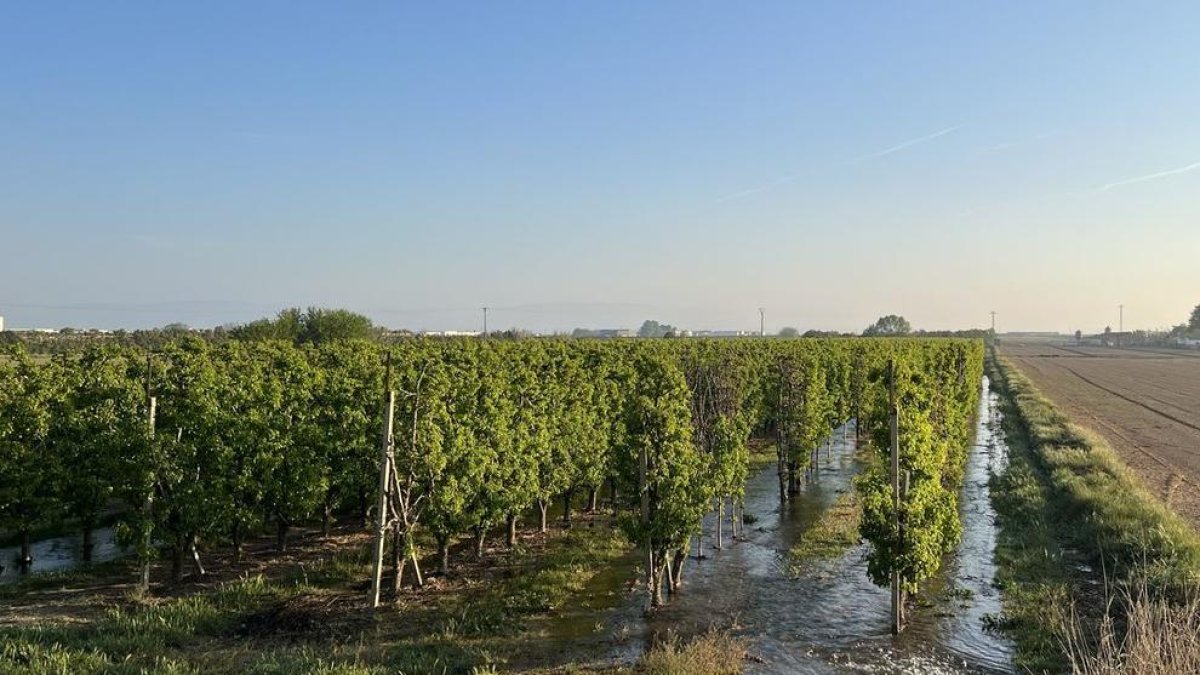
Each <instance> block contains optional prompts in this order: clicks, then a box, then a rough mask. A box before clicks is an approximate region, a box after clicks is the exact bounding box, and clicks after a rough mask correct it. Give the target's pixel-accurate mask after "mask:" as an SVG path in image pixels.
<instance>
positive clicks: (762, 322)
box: [758, 307, 767, 337]
mask: <svg viewBox="0 0 1200 675" xmlns="http://www.w3.org/2000/svg"><path fill="white" fill-rule="evenodd" d="M766 311H767V310H765V309H763V308H762V307H759V308H758V337H766V336H767V315H766Z"/></svg>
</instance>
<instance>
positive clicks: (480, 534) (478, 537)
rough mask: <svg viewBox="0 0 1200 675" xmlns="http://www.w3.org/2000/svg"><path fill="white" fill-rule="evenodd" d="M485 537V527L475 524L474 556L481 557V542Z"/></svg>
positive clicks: (482, 542)
mask: <svg viewBox="0 0 1200 675" xmlns="http://www.w3.org/2000/svg"><path fill="white" fill-rule="evenodd" d="M486 538H487V528H486V527H484V526H483V525H476V526H475V557H476V558H482V557H483V544H484V540H485V539H486Z"/></svg>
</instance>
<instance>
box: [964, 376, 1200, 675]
mask: <svg viewBox="0 0 1200 675" xmlns="http://www.w3.org/2000/svg"><path fill="white" fill-rule="evenodd" d="M988 369H989V374H990V376H991V378H992V382H993V386H994V387H996V388H997V389H998V390H999V391H1000V392H1001V394H1002V396H1001V398H1002V405H1003V412H1004V414H1005V432H1006V434H1007V437H1008V442H1009V449H1010V454H1009V464H1008V468H1007V469H1006V470H1005V472H1004V473H1003V474H1001V475H998V476H996V477H995V478H994V479H993V485H992V499H993V503H994V506H995V507H996V512H997V515H998V519H999V524H1000V529H999V534H998V543H997V550H996V558H997V563H998V567H999V572H998V575H997V582H998V584H999V585H1000V586H1001V587H1002V589H1003V591H1004V616H1002V617H995V618H994V620H993V623H994V625H995V626H996V627H1000V628H1003V629H1005V630H1007V631H1008V632H1009V633H1010V634H1011V635H1012V636H1013V637H1014V639H1015V641H1016V644H1017V665H1018V667H1019V668H1021V669H1023V670H1028V671H1031V672H1056V671H1060V670H1064V669H1067V668H1068V665H1069V664H1068V653H1067V652H1068V650H1067V649H1066V646H1067V643H1068V638H1069V636H1068V635H1066V634H1064V633H1063V630H1062V628H1063V625H1064V624H1063V622H1062V620H1061V617H1062V616H1063V615H1064V614H1072V615H1073V616H1075V617H1076V619H1077V620H1078V621H1079V622H1080V625H1083V626H1086V625H1095V624H1097V623H1098V622H1102V621H1103V616H1104V614H1105V612H1106V610H1107V609H1109V608H1110V607H1111V605H1109V604H1108V603H1106V600H1105V598H1104V591H1103V588H1102V587H1101V586H1100V585H1099V584H1100V583H1101V582H1103V581H1104V575H1105V574H1107V575H1108V578H1109V579H1110V580H1111V581H1113V582H1114V583H1116V584H1123V583H1125V582H1127V581H1128V580H1131V579H1134V578H1137V579H1141V580H1142V581H1143V583H1145V587H1146V589H1147V590H1148V593H1149V594H1150V595H1151V596H1152V597H1154V598H1162V599H1163V600H1164V601H1165V602H1178V601H1179V600H1180V599H1182V598H1186V597H1188V596H1189V594H1190V593H1191V591H1190V589H1193V588H1194V587H1195V584H1196V583H1197V579H1198V578H1200V539H1198V538H1197V536H1196V534H1195V533H1194V532H1193V531H1192V530H1191V529H1190V528H1189V527H1188V526H1187V524H1186V523H1185V522H1184V521H1183V520H1182V519H1181V518H1180V517H1179V516H1178V515H1176V514H1174V513H1172V512H1171V511H1170V510H1169V509H1167V508H1166V507H1165V506H1164V505H1163V504H1162V503H1161V502H1159V501H1158V500H1157V499H1155V498H1154V496H1153V495H1152V494H1151V493H1150V492H1149V491H1148V490H1146V488H1145V487H1144V486H1143V485H1142V484H1141V482H1140V480H1139V479H1138V478H1137V477H1136V476H1135V475H1134V474H1133V473H1132V472H1131V471H1130V470H1129V469H1128V468H1127V467H1125V466H1124V465H1123V464H1122V463H1121V461H1120V460H1119V458H1118V457H1117V456H1116V454H1115V453H1114V452H1113V451H1112V449H1111V448H1110V447H1109V446H1108V444H1107V443H1106V442H1105V441H1104V440H1103V439H1101V438H1100V437H1098V436H1096V435H1095V434H1093V433H1091V432H1090V431H1087V430H1085V429H1083V428H1081V427H1079V426H1076V425H1074V424H1072V423H1071V422H1070V421H1069V420H1068V419H1067V418H1066V417H1065V416H1064V415H1063V414H1062V413H1061V412H1059V411H1058V410H1057V409H1056V408H1055V407H1054V406H1053V404H1051V403H1050V401H1048V400H1047V399H1046V398H1045V397H1044V396H1042V395H1041V393H1040V392H1038V391H1037V389H1036V388H1035V387H1034V386H1033V385H1032V383H1030V381H1029V380H1028V379H1026V378H1025V377H1024V376H1023V375H1022V374H1021V373H1020V372H1019V371H1017V370H1016V368H1015V367H1013V366H1012V365H1011V364H1010V363H1008V362H1007V361H1005V360H1003V359H1000V358H997V357H995V356H994V355H993V356H992V357H990V358H989V361H988ZM1118 624H1119V622H1118ZM1114 625H1116V624H1114ZM1087 632H1088V631H1084V633H1087Z"/></svg>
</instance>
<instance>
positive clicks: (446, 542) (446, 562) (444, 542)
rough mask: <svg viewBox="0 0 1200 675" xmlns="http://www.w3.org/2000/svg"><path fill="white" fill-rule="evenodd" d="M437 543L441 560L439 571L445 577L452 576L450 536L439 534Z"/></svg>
mask: <svg viewBox="0 0 1200 675" xmlns="http://www.w3.org/2000/svg"><path fill="white" fill-rule="evenodd" d="M437 544H438V560H439V561H440V566H439V568H438V572H440V573H441V575H442V576H443V577H448V576H450V536H449V535H444V534H440V535H438V538H437Z"/></svg>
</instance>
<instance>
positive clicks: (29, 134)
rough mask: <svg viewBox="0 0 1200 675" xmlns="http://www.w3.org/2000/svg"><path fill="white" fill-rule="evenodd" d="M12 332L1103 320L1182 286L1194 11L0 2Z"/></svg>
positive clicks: (1133, 321) (1143, 307)
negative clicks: (297, 324) (483, 313)
mask: <svg viewBox="0 0 1200 675" xmlns="http://www.w3.org/2000/svg"><path fill="white" fill-rule="evenodd" d="M0 235H2V236H0V314H2V315H5V316H6V317H7V322H8V324H9V326H10V327H12V326H21V327H35V326H46V327H60V326H65V325H71V326H95V327H117V326H126V327H137V326H155V325H162V324H165V323H168V322H171V321H177V320H178V321H183V322H186V323H189V324H191V325H194V326H211V325H215V324H220V323H225V322H229V321H245V320H249V319H252V318H255V317H257V316H260V315H263V314H267V313H273V312H274V311H275V310H277V309H279V308H281V307H283V306H290V305H301V306H305V305H310V304H315V305H323V306H341V307H347V308H350V309H354V310H357V311H362V312H364V313H367V314H369V315H370V316H372V317H373V318H375V319H376V320H377V321H379V322H381V323H383V324H385V325H388V326H393V327H409V328H417V329H431V328H459V329H467V328H476V327H477V326H478V323H479V314H480V312H479V309H478V308H479V307H480V306H481V305H490V306H492V307H495V308H496V309H494V310H493V311H492V313H491V315H490V317H491V319H490V324H491V327H495V328H504V327H509V326H513V325H517V326H523V327H528V328H533V329H537V330H551V329H568V330H569V329H570V328H572V327H575V326H591V327H609V326H630V327H636V325H638V324H639V323H640V322H641V320H642V319H645V318H655V319H658V320H661V321H664V322H670V323H675V324H678V325H682V326H684V327H689V328H697V329H699V328H716V327H721V328H757V325H758V312H757V309H756V308H757V307H759V306H763V307H766V310H767V327H768V329H769V330H773V329H777V328H779V327H780V326H784V325H791V326H796V327H799V328H800V329H801V330H804V329H807V328H826V329H841V330H848V329H853V330H861V329H862V328H863V327H864V326H866V325H867V324H869V323H871V322H872V321H873V320H874V319H875V318H876V317H877V316H879V315H881V314H887V313H900V314H904V315H905V316H907V317H908V318H909V319H910V320H911V321H912V322H913V324H914V325H916V326H919V327H925V328H966V327H972V326H975V327H979V326H986V325H987V322H988V320H989V319H988V311H989V310H995V311H996V312H997V313H998V318H997V322H998V328H1000V329H1001V330H1021V329H1050V330H1062V331H1068V330H1074V329H1075V328H1082V329H1084V330H1085V331H1097V330H1100V329H1102V328H1103V327H1104V326H1105V325H1106V324H1112V326H1113V328H1114V329H1116V322H1117V305H1118V304H1122V303H1123V304H1124V305H1125V306H1126V311H1125V317H1126V327H1131V326H1132V327H1159V326H1166V325H1169V324H1172V323H1180V322H1182V321H1184V320H1185V318H1186V316H1187V314H1188V313H1189V311H1190V309H1191V307H1192V306H1194V305H1195V304H1196V303H1197V302H1200V3H1196V2H1194V1H1187V2H1175V3H1172V2H1153V3H1136V2H1113V3H1108V2H1004V3H1000V2H995V3H979V2H944V3H929V2H894V3H876V2H862V3H855V2H844V1H838V2H828V3H816V2H790V1H789V2H699V1H695V0H692V1H689V2H656V3H648V2H618V1H609V2H549V1H545V2H533V3H525V2H508V1H503V2H472V3H447V2H421V3H416V2H409V3H402V2H365V1H364V2H350V3H341V2H296V1H293V0H289V1H287V2H284V1H279V2H245V1H238V2H228V3H224V2H212V1H209V2H195V3H182V2H157V1H155V2H90V1H88V2H74V3H72V2H56V1H46V2H25V1H13V2H5V3H3V4H2V5H0Z"/></svg>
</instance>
